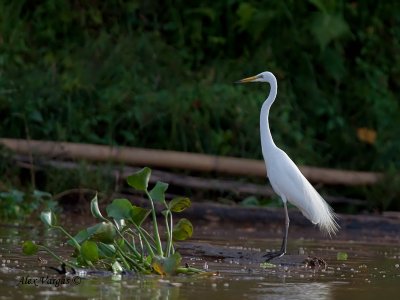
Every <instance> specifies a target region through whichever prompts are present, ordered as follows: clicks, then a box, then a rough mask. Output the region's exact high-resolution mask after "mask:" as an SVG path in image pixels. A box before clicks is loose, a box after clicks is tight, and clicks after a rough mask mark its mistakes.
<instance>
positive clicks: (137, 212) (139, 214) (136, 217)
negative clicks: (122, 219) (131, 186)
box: [130, 205, 151, 226]
mask: <svg viewBox="0 0 400 300" xmlns="http://www.w3.org/2000/svg"><path fill="white" fill-rule="evenodd" d="M150 212H151V210H150V209H145V208H141V207H139V206H134V205H133V206H132V208H131V212H130V216H131V218H130V221H131V222H133V223H135V224H136V225H137V226H140V225H142V223H143V221H144V220H145V219H146V218H147V216H148V215H149V214H150Z"/></svg>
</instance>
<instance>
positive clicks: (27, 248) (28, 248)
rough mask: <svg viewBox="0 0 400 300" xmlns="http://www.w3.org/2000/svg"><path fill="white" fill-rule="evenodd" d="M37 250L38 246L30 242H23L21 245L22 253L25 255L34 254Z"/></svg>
mask: <svg viewBox="0 0 400 300" xmlns="http://www.w3.org/2000/svg"><path fill="white" fill-rule="evenodd" d="M38 250H39V246H38V245H36V244H35V243H33V242H32V241H25V242H24V243H23V244H22V252H23V253H24V254H25V255H33V254H36V253H37V252H38Z"/></svg>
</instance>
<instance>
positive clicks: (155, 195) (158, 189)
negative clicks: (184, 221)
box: [149, 181, 168, 202]
mask: <svg viewBox="0 0 400 300" xmlns="http://www.w3.org/2000/svg"><path fill="white" fill-rule="evenodd" d="M167 189H168V183H164V182H161V181H157V183H156V185H155V186H154V187H153V189H152V190H151V191H150V193H149V194H150V197H151V198H152V199H153V200H154V201H158V202H165V191H166V190H167Z"/></svg>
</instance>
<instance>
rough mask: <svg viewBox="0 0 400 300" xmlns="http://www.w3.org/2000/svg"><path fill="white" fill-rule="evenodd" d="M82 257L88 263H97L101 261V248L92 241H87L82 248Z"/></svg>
mask: <svg viewBox="0 0 400 300" xmlns="http://www.w3.org/2000/svg"><path fill="white" fill-rule="evenodd" d="M81 255H82V257H83V258H84V259H85V260H86V261H91V262H96V261H98V260H99V248H98V247H97V244H96V243H95V242H92V241H85V242H84V243H83V244H82V247H81Z"/></svg>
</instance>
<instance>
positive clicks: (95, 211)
mask: <svg viewBox="0 0 400 300" xmlns="http://www.w3.org/2000/svg"><path fill="white" fill-rule="evenodd" d="M90 211H91V212H92V215H93V216H94V217H95V218H97V219H100V220H103V221H107V219H106V218H104V217H103V215H102V214H101V212H100V208H99V202H98V199H97V194H96V195H95V196H94V198H93V199H92V201H91V202H90Z"/></svg>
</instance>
